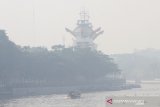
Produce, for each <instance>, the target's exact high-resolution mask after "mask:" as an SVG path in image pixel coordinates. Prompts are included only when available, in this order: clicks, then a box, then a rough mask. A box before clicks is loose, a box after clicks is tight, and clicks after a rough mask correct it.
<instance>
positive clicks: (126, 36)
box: [0, 0, 160, 54]
mask: <svg viewBox="0 0 160 107" xmlns="http://www.w3.org/2000/svg"><path fill="white" fill-rule="evenodd" d="M159 5H160V1H159V0H0V29H4V30H6V31H7V33H8V36H9V38H10V40H12V41H13V42H15V43H16V44H18V45H22V46H24V45H30V46H45V47H51V46H52V45H56V44H63V41H65V44H66V45H67V46H71V45H72V39H73V37H72V35H70V34H69V33H67V32H66V31H65V27H68V28H70V29H74V28H75V27H76V23H77V20H78V19H79V13H80V11H81V10H82V9H83V8H85V9H86V10H87V11H88V12H89V15H90V22H92V24H93V27H94V29H96V28H98V27H101V28H102V30H104V34H103V35H101V36H99V37H98V38H97V39H96V41H95V43H96V44H97V45H98V49H99V50H101V51H103V52H105V53H106V54H107V53H108V54H113V53H130V52H133V51H134V50H135V49H146V48H155V49H160V42H159V41H160V14H159V13H160V6H159Z"/></svg>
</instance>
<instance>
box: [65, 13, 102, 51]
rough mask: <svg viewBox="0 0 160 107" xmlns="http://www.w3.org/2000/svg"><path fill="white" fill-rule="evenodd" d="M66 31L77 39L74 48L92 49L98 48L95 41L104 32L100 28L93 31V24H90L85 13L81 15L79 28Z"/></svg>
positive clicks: (78, 23) (78, 22)
mask: <svg viewBox="0 0 160 107" xmlns="http://www.w3.org/2000/svg"><path fill="white" fill-rule="evenodd" d="M66 31H67V32H69V33H70V34H72V35H73V36H74V37H75V41H74V47H77V48H92V49H95V48H96V45H95V44H94V40H95V39H96V38H97V37H98V36H99V35H101V34H103V32H104V31H101V28H100V27H99V28H98V29H96V30H93V28H92V24H91V23H90V22H89V15H88V14H87V13H86V12H85V11H82V12H81V13H80V19H79V20H78V21H77V27H76V28H75V29H74V30H73V31H72V30H70V29H68V28H66Z"/></svg>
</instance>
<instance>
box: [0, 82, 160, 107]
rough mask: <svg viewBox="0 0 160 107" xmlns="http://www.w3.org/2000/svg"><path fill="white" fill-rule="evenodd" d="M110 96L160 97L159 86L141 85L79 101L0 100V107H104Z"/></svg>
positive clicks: (64, 97) (60, 98)
mask: <svg viewBox="0 0 160 107" xmlns="http://www.w3.org/2000/svg"><path fill="white" fill-rule="evenodd" d="M110 95H160V84H158V83H156V84H155V83H147V84H146V83H145V84H144V83H143V84H142V87H141V88H135V89H131V90H122V91H108V92H94V93H82V97H81V98H80V99H70V98H68V97H67V95H65V94H63V95H54V94H53V95H43V96H36V97H26V98H19V99H12V100H1V101H0V107H106V101H105V99H106V96H110ZM117 107H121V106H120V105H119V106H117ZM144 107H145V106H144Z"/></svg>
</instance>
